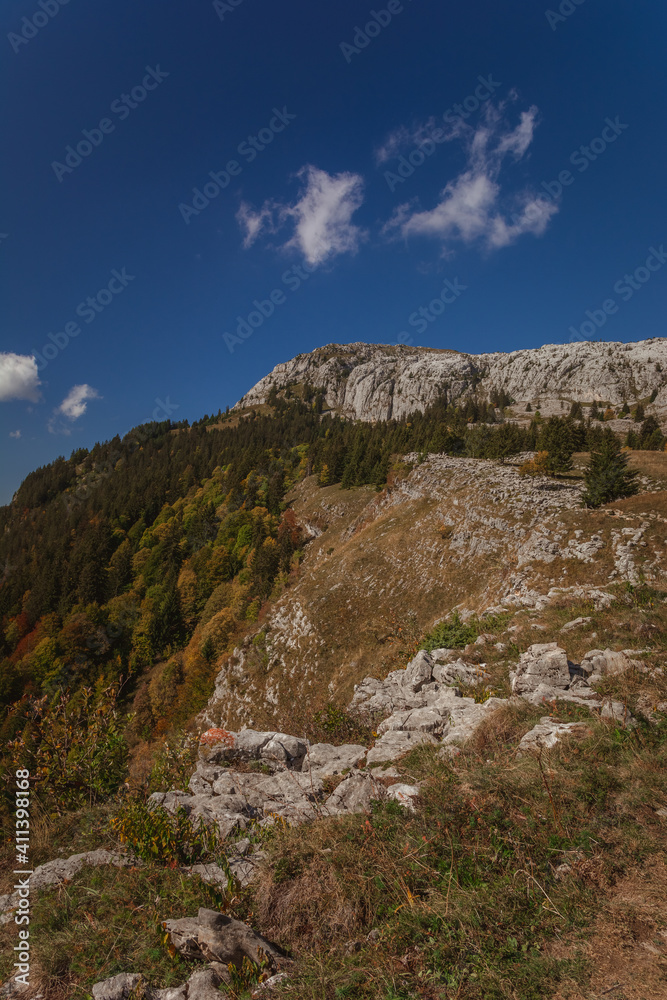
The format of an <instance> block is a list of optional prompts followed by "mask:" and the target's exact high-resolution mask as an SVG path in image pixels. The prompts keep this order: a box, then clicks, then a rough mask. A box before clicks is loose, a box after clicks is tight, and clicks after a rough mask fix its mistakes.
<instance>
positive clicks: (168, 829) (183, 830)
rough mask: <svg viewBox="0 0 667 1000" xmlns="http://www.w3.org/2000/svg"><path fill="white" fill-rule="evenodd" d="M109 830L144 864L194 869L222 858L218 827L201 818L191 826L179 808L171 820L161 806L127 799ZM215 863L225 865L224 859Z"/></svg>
mask: <svg viewBox="0 0 667 1000" xmlns="http://www.w3.org/2000/svg"><path fill="white" fill-rule="evenodd" d="M111 828H112V830H113V831H114V833H116V834H117V835H118V837H119V838H120V841H121V843H123V844H127V846H128V847H129V848H130V850H131V851H133V853H134V854H136V855H137V857H139V858H142V860H144V861H149V862H156V861H157V862H162V863H163V864H167V865H172V866H173V865H176V864H179V865H194V864H199V863H200V862H202V861H204V860H206V859H210V858H211V857H213V856H215V857H216V860H218V858H219V857H220V855H221V849H220V845H221V838H220V834H219V832H218V830H217V827H213V826H211V827H208V826H206V824H205V823H204V821H203V820H202V818H201V817H200V818H199V820H198V822H197V823H193V822H192V820H191V819H190V817H189V816H188V814H187V813H186V811H185V809H183V808H182V807H181V808H179V809H178V810H177V811H176V814H175V815H173V816H172V815H171V813H168V812H167V810H166V809H163V808H162V807H161V806H157V805H148V804H147V803H146V802H143V801H142V800H140V799H130V800H129V801H128V802H125V803H124V804H123V805H122V806H121V808H120V810H119V811H118V813H117V814H116V815H115V816H114V817H112V819H111ZM218 863H221V864H222V866H223V867H225V865H226V861H225V860H224V858H222V859H221V860H218ZM230 877H231V876H230Z"/></svg>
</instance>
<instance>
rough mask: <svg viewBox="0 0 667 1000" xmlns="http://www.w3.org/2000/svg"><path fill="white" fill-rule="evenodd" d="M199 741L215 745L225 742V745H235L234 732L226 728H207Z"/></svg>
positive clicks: (207, 744)
mask: <svg viewBox="0 0 667 1000" xmlns="http://www.w3.org/2000/svg"><path fill="white" fill-rule="evenodd" d="M199 742H200V743H203V744H205V745H206V746H215V745H216V744H218V743H224V744H225V746H228V747H230V748H232V747H233V746H234V733H229V732H227V730H226V729H215V728H214V729H207V730H206V732H205V733H202V735H201V736H200V737H199Z"/></svg>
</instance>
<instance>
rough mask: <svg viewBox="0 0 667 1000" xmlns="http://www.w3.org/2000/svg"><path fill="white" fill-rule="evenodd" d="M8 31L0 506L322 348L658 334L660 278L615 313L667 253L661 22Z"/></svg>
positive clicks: (202, 20) (153, 0) (335, 9)
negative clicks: (613, 306)
mask: <svg viewBox="0 0 667 1000" xmlns="http://www.w3.org/2000/svg"><path fill="white" fill-rule="evenodd" d="M2 26H3V31H2V33H0V34H1V35H2V38H1V39H0V41H1V43H2V44H3V45H4V51H3V54H2V60H3V62H4V71H5V78H6V79H8V83H9V94H10V98H9V100H8V101H6V102H5V103H4V106H3V108H2V111H1V112H0V119H1V125H2V134H3V136H4V137H5V142H6V155H5V157H4V160H3V163H4V165H3V168H2V169H3V172H4V183H3V190H4V193H5V197H4V205H3V210H2V213H0V234H1V235H0V254H2V257H3V261H2V267H3V272H4V282H3V306H4V325H3V340H2V344H1V345H0V349H1V350H2V352H3V354H2V355H1V356H0V413H2V416H3V420H2V433H1V435H0V447H1V449H2V469H3V476H2V493H1V495H0V502H8V501H9V500H10V499H11V496H12V493H13V492H14V490H15V489H16V488H17V486H18V485H19V483H20V481H21V480H22V479H23V478H24V476H25V475H26V474H27V473H28V472H29V471H30V470H31V469H33V468H35V467H37V466H39V465H42V464H45V463H47V462H49V461H51V460H53V459H54V458H55V457H56V456H57V455H59V454H64V455H69V453H70V452H71V451H72V450H73V449H75V448H79V447H82V446H86V447H90V446H92V444H93V443H94V442H95V441H96V440H105V439H108V438H111V437H113V436H114V435H115V434H117V433H118V434H121V435H122V434H124V433H126V432H127V431H128V430H129V429H130V428H131V427H132V426H134V425H136V424H138V423H141V422H143V421H146V420H149V419H152V418H154V417H157V418H158V419H164V417H165V416H170V417H171V418H172V419H184V418H185V419H189V420H194V419H197V418H199V417H201V416H203V414H204V413H211V412H217V410H218V408H222V409H224V407H225V406H226V405H228V404H229V405H231V404H233V403H234V402H235V401H236V400H237V399H238V398H239V397H240V396H241V395H242V394H243V393H244V392H245V391H246V390H247V389H248V388H249V387H250V386H251V385H252V384H253V383H254V382H256V381H257V380H258V379H259V378H261V377H262V376H263V375H264V374H266V373H267V372H268V371H269V370H270V369H271V368H272V367H273V366H274V365H275V364H277V363H278V362H280V361H284V360H287V359H288V358H290V357H292V356H294V355H295V354H298V353H300V352H305V351H310V350H312V349H314V348H315V347H317V346H319V345H322V344H326V343H330V342H334V341H337V342H341V343H347V342H350V341H354V340H363V341H368V342H377V343H396V342H399V341H403V342H405V341H407V342H411V343H414V344H423V345H425V346H431V347H439V348H454V349H459V350H464V351H471V352H476V353H477V352H481V351H490V350H512V349H515V348H521V347H537V346H540V345H542V344H545V343H562V342H566V341H567V340H568V339H569V338H570V336H571V333H570V327H571V326H574V327H575V328H576V329H579V328H580V326H581V324H582V323H584V322H586V320H587V311H589V312H592V313H594V315H599V313H598V312H597V311H598V310H600V308H601V305H602V303H603V302H604V301H606V300H608V299H610V298H611V299H614V301H615V302H616V303H617V304H618V305H619V308H618V309H617V310H616V311H615V312H614V313H613V315H609V316H608V318H607V320H606V321H605V323H604V326H602V327H601V328H600V329H599V331H596V336H599V337H602V338H604V339H609V340H622V341H627V340H635V339H642V338H645V337H652V336H663V335H664V316H665V301H666V297H667V296H666V290H667V280H666V279H667V267H665V268H664V269H660V268H656V269H655V270H653V271H652V272H651V275H650V280H649V281H647V282H646V283H644V284H642V283H641V282H640V283H639V284H637V288H636V289H633V294H632V295H630V296H629V295H628V294H627V291H626V292H622V288H623V287H625V286H624V285H621V286H618V285H617V283H618V281H619V280H621V281H622V280H623V276H624V275H625V274H629V275H630V276H632V275H634V272H635V271H636V269H637V268H638V267H642V266H643V265H644V264H645V261H646V259H647V257H648V255H649V253H650V248H651V247H653V248H656V249H657V250H658V251H659V252H660V247H661V244H665V245H666V246H667V217H666V216H667V213H666V211H665V206H666V199H665V190H664V173H665V152H666V149H665V121H666V118H667V115H666V112H667V86H666V80H665V75H666V72H665V70H666V66H665V59H664V51H665V40H666V39H665V28H666V27H667V10H666V9H665V7H664V5H663V4H659V3H657V2H648V0H644V2H642V0H639V2H638V0H635V2H633V3H630V0H607V2H606V3H604V4H602V3H601V2H600V0H583V2H581V0H580V2H579V3H575V2H574V0H562V2H561V3H560V4H557V3H553V4H552V6H551V7H550V8H549V7H548V6H547V4H546V2H545V3H544V5H543V4H541V3H538V4H527V3H526V2H525V0H521V2H520V0H507V2H505V3H503V4H498V3H496V2H491V0H468V2H467V3H465V4H462V3H461V4H452V3H442V2H440V3H436V2H435V0H430V2H429V0H390V2H385V0H379V2H378V3H377V4H375V5H373V4H371V3H368V4H366V3H364V2H360V0H355V2H351V0H338V2H337V3H335V4H327V5H324V4H314V3H312V2H306V0H291V2H288V3H280V4H277V3H275V0H273V2H272V0H233V2H224V0H216V3H213V2H211V0H190V2H189V3H188V4H185V3H183V2H176V0H160V2H158V0H142V3H141V4H140V5H139V4H137V3H130V2H129V0H114V2H113V3H112V2H109V0H96V2H95V4H84V3H83V2H82V0H69V2H67V3H66V4H61V3H60V2H59V0H5V3H4V4H3V10H2ZM357 29H359V30H357ZM476 95H477V96H476ZM457 105H458V110H457V109H456V106H457ZM86 133H87V135H86ZM68 147H70V150H69V153H68ZM77 147H78V150H77ZM581 147H585V151H584V152H582V151H581ZM586 150H587V151H586ZM422 161H423V162H422ZM399 168H400V170H399ZM564 171H566V172H567V173H566V174H563V172H564ZM401 173H402V174H403V175H405V176H404V177H401V176H400V175H401ZM211 174H213V175H217V180H213V178H212V177H211V176H210V175H211ZM559 175H562V177H561V180H565V184H564V185H563V186H562V191H561V192H560V194H559V191H558V186H559V184H555V183H554V182H556V181H558V178H559ZM559 183H560V182H559ZM205 185H208V187H205ZM545 185H546V187H545ZM194 189H198V191H199V192H200V194H199V195H197V194H196V193H195V190H194ZM207 193H208V195H211V196H212V197H210V199H209V198H208V197H207ZM195 199H196V200H195ZM652 260H653V264H654V265H655V262H656V260H659V256H658V257H657V258H656V257H653V258H652ZM642 274H643V272H642ZM446 281H449V283H450V284H449V285H446V284H445V282H446ZM615 285H617V287H616V290H614V286H615ZM452 287H453V288H454V289H456V292H455V293H454V292H452V290H451V289H452ZM272 295H273V298H272ZM441 295H443V298H444V303H443V300H442V299H440V303H441V304H438V303H437V302H436V306H435V307H434V309H433V310H431V309H430V305H429V303H431V302H433V301H435V300H437V299H439V298H440V296H441ZM88 300H90V301H88ZM422 307H423V308H424V309H425V310H428V312H427V313H426V317H425V314H424V313H422V314H421V315H420V314H419V310H420V308H422ZM436 312H437V313H438V315H435V313H436ZM411 321H412V322H411ZM244 324H246V325H244ZM584 332H585V331H584ZM49 334H52V337H51V338H49ZM45 345H49V346H48V347H47V349H46V351H45V350H44V348H45Z"/></svg>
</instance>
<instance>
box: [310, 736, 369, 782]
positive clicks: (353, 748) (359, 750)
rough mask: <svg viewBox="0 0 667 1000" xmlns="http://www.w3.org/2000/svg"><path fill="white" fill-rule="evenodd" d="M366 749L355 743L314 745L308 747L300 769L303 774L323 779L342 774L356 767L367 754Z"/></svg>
mask: <svg viewBox="0 0 667 1000" xmlns="http://www.w3.org/2000/svg"><path fill="white" fill-rule="evenodd" d="M367 752H368V751H367V749H366V747H362V746H360V745H358V744H355V743H345V744H343V745H342V746H339V747H335V746H332V744H331V743H314V744H313V746H311V747H310V749H309V750H308V753H307V755H306V757H305V759H304V762H303V766H302V768H301V770H302V772H304V773H312V774H317V775H318V777H325V776H330V775H334V774H342V772H343V771H344V770H346V769H349V768H352V767H356V765H357V764H358V763H359V762H360V761H362V760H363V759H364V757H365V756H366V754H367Z"/></svg>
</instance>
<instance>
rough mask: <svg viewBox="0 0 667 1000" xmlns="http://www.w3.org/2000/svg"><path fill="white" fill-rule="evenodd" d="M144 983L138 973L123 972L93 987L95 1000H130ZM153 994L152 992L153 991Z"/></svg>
mask: <svg viewBox="0 0 667 1000" xmlns="http://www.w3.org/2000/svg"><path fill="white" fill-rule="evenodd" d="M142 981H143V976H140V975H138V974H137V973H134V972H133V973H128V972H121V973H120V975H118V976H112V977H111V979H105V980H104V982H101V983H95V985H94V986H93V998H94V1000H128V997H129V996H130V995H131V993H132V991H133V990H136V988H137V986H139V984H140V983H141V982H142ZM151 993H152V990H151Z"/></svg>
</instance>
